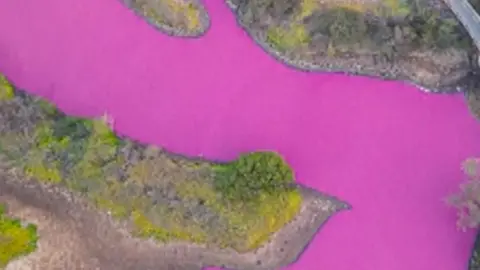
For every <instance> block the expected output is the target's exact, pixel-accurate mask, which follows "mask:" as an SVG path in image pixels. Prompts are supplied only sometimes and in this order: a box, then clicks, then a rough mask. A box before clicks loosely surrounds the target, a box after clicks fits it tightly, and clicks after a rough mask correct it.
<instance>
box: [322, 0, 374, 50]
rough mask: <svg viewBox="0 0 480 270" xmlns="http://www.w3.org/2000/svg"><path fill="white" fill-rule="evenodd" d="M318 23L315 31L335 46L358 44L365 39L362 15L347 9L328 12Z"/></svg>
mask: <svg viewBox="0 0 480 270" xmlns="http://www.w3.org/2000/svg"><path fill="white" fill-rule="evenodd" d="M318 23H319V25H318V27H319V28H317V31H319V32H320V33H323V34H325V35H327V36H328V37H330V38H331V39H332V42H333V43H336V44H344V43H347V44H348V43H352V42H358V41H360V40H362V39H364V38H365V35H366V32H367V24H366V22H365V18H364V15H363V14H362V13H360V12H357V11H353V10H350V9H347V8H335V9H331V10H328V12H325V13H324V14H322V16H321V21H319V22H318Z"/></svg>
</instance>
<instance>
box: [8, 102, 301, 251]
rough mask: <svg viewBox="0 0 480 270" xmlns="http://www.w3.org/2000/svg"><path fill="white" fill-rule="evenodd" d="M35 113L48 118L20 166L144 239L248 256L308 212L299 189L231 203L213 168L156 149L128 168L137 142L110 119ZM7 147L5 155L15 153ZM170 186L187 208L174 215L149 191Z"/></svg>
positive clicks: (40, 105) (47, 107) (43, 106)
mask: <svg viewBox="0 0 480 270" xmlns="http://www.w3.org/2000/svg"><path fill="white" fill-rule="evenodd" d="M0 106H2V103H1V102H0ZM35 106H37V109H39V110H41V111H42V112H43V113H44V114H45V120H42V121H40V122H38V123H36V128H35V133H34V138H33V143H31V145H30V148H29V150H28V151H27V152H28V153H27V154H26V155H25V157H26V158H25V157H23V156H22V158H23V160H21V161H20V162H18V164H20V166H22V168H23V170H24V172H25V174H26V175H28V176H30V177H31V178H33V179H36V180H38V181H43V182H47V183H49V184H52V183H53V184H61V185H64V186H66V187H67V188H69V189H71V190H73V191H76V192H80V193H83V194H84V196H86V197H87V198H88V199H90V200H91V201H92V202H93V203H94V204H95V205H97V207H99V209H102V210H106V211H109V212H110V213H111V214H112V216H114V217H116V218H118V219H123V220H129V221H131V223H132V224H133V225H134V227H135V231H134V233H135V234H136V235H138V236H141V237H153V238H155V239H157V240H158V241H162V242H168V241H178V240H180V241H188V242H194V243H203V244H208V245H214V246H219V247H231V248H234V249H236V250H239V251H248V250H252V249H255V248H257V247H259V246H260V245H261V244H263V243H265V241H266V240H268V238H269V237H270V236H271V234H272V233H274V232H276V231H278V230H279V229H280V228H281V227H282V226H284V225H285V224H286V223H288V222H289V221H290V220H292V219H293V217H294V216H295V215H296V214H297V213H298V211H299V209H300V206H301V201H302V197H301V195H300V192H299V190H298V189H288V190H285V191H281V192H277V193H275V194H270V193H261V194H260V195H259V196H258V198H257V199H256V200H254V201H251V202H248V203H246V202H239V201H230V200H228V199H226V198H225V197H224V196H222V195H221V194H220V193H219V192H218V191H217V190H216V189H215V187H214V185H213V180H214V177H213V176H214V168H213V166H212V164H211V163H208V162H203V161H198V160H195V161H193V160H188V159H185V158H180V159H179V158H178V157H173V156H172V155H169V154H166V153H164V152H161V151H160V150H159V149H158V148H155V147H149V148H148V149H149V150H151V152H153V153H162V154H161V155H157V156H155V155H152V157H150V158H147V159H142V160H140V161H138V162H136V163H132V164H127V161H126V160H125V156H124V155H121V154H119V149H121V147H123V146H125V145H126V144H137V143H135V142H131V141H128V140H124V139H119V138H118V137H117V136H116V135H115V134H114V132H113V131H112V130H111V129H110V126H109V125H108V124H107V123H106V122H105V119H97V120H86V119H77V118H70V117H67V116H65V115H62V114H61V113H60V112H58V111H57V110H56V109H54V108H53V107H52V106H51V104H49V103H48V102H45V101H40V102H37V103H36V105H35ZM60 122H61V123H60ZM59 123H60V124H59ZM75 125H79V126H81V127H82V128H84V129H86V130H88V136H85V137H78V136H80V135H78V132H77V131H76V130H77V129H78V128H79V127H78V126H75ZM73 127H74V128H73ZM59 129H60V131H59ZM17 132H18V133H11V132H10V133H8V134H3V135H2V136H4V137H9V138H11V137H12V136H15V135H18V136H20V133H21V131H17ZM59 134H60V135H59ZM82 136H83V135H82ZM2 142H10V143H11V142H12V140H10V139H5V140H3V139H0V144H2ZM0 146H2V147H0V151H1V150H3V149H14V147H13V148H12V147H11V146H10V147H9V148H6V147H4V145H0ZM155 149H156V150H155ZM154 150H155V151H154ZM7 154H8V153H7ZM7 156H8V155H7ZM10 156H15V155H10ZM17 157H18V155H17ZM179 160H180V161H179ZM127 165H128V166H127ZM118 171H123V172H124V173H125V175H126V177H125V179H120V178H119V175H118V174H117V172H118ZM199 175H200V176H199ZM162 185H164V186H168V185H170V189H172V190H173V191H174V192H175V194H176V196H177V197H178V200H180V202H181V203H180V204H179V205H177V206H176V207H173V208H172V207H169V205H167V204H160V203H159V204H154V203H152V200H151V198H149V197H148V196H147V195H146V194H145V193H144V192H143V190H144V189H145V188H146V187H148V186H150V187H152V186H156V188H157V189H161V188H162V187H161V186H162ZM192 201H193V202H200V201H201V202H202V203H201V204H202V206H204V207H206V208H207V209H209V210H208V211H210V212H211V213H214V215H215V216H216V217H217V220H218V222H219V223H215V224H221V225H223V227H222V228H219V227H215V226H213V225H212V224H209V223H208V221H206V220H202V219H195V218H192V217H191V216H188V215H187V213H188V211H190V210H191V209H190V210H189V208H188V207H187V206H186V205H184V204H185V203H187V202H192Z"/></svg>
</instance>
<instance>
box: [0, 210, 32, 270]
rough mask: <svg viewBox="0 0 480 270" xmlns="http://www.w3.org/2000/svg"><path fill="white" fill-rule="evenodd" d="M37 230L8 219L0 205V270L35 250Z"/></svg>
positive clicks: (16, 220) (17, 220) (30, 225)
mask: <svg viewBox="0 0 480 270" xmlns="http://www.w3.org/2000/svg"><path fill="white" fill-rule="evenodd" d="M37 239H38V236H37V228H36V227H35V225H33V224H28V225H26V226H25V225H23V224H22V222H21V221H20V220H19V219H12V218H9V217H8V216H7V215H6V214H5V207H4V206H3V205H0V269H3V268H4V267H6V266H7V264H8V263H9V262H10V261H12V260H14V259H17V258H19V257H20V256H23V255H26V254H29V253H31V252H33V251H34V250H35V249H36V248H37Z"/></svg>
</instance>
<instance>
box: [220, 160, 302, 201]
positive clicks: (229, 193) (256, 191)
mask: <svg viewBox="0 0 480 270" xmlns="http://www.w3.org/2000/svg"><path fill="white" fill-rule="evenodd" d="M292 182H293V171H292V169H291V168H290V166H288V164H287V163H286V162H285V160H284V159H283V158H282V157H281V156H280V155H278V154H277V153H275V152H255V153H249V154H246V155H241V156H240V157H239V158H238V159H237V160H235V161H233V162H231V163H228V164H224V165H220V166H217V167H216V168H215V178H214V186H215V189H216V190H217V191H219V192H220V193H221V194H222V195H223V196H224V197H226V198H229V199H233V200H252V199H255V198H258V196H259V195H260V194H262V193H267V194H275V193H279V192H283V191H286V190H287V189H290V188H292V185H291V184H292Z"/></svg>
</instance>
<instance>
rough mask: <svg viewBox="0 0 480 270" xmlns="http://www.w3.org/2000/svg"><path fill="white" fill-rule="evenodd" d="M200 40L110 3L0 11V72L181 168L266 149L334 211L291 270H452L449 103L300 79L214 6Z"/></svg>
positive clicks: (459, 151)
mask: <svg viewBox="0 0 480 270" xmlns="http://www.w3.org/2000/svg"><path fill="white" fill-rule="evenodd" d="M206 4H207V8H208V10H209V12H210V15H211V19H212V27H211V29H210V31H209V32H208V33H207V34H206V35H205V37H203V38H200V39H179V38H173V37H168V36H165V35H163V34H160V33H158V32H157V31H155V30H154V29H153V28H151V27H150V26H148V25H147V24H146V23H144V21H142V20H141V19H139V18H137V17H136V16H135V15H133V14H132V13H131V12H130V11H128V10H127V9H126V8H124V6H122V4H121V3H119V1H117V0H81V1H79V0H42V1H38V0H2V1H0V72H1V73H4V74H6V75H7V76H8V77H9V78H10V79H11V80H13V82H14V83H15V84H17V85H18V86H20V87H22V88H25V89H29V91H31V92H33V93H36V94H39V95H42V96H45V97H48V98H50V99H51V100H53V101H55V102H56V103H57V104H58V105H59V106H60V107H61V108H62V109H63V110H65V111H66V112H69V113H74V114H79V115H89V116H93V115H97V116H98V115H100V114H102V113H103V112H108V113H109V114H111V115H113V116H114V118H115V119H116V129H117V130H118V131H119V132H120V133H122V134H126V135H129V136H131V137H133V138H136V139H139V140H141V141H143V142H148V143H155V144H159V145H162V146H165V147H166V148H168V149H169V150H171V151H174V152H178V153H183V154H186V155H192V156H193V155H199V154H204V155H205V156H206V157H208V158H212V159H231V158H234V157H235V156H236V155H237V154H238V153H240V152H245V151H252V150H258V149H272V150H278V151H280V152H281V153H282V154H283V155H285V156H286V158H287V159H288V161H289V162H290V163H291V164H292V166H293V167H294V169H295V171H296V177H297V179H298V181H299V182H301V183H303V184H306V185H308V186H311V187H314V188H316V189H318V190H321V191H323V192H326V193H329V194H331V195H335V196H338V197H339V198H341V199H343V200H346V201H347V202H349V203H350V204H351V205H352V206H353V210H352V211H349V212H342V213H340V214H338V215H337V216H335V217H334V218H332V219H331V220H330V221H329V222H328V223H327V225H326V226H325V227H324V229H322V231H321V232H320V233H319V234H318V235H317V236H316V237H315V239H314V241H313V242H312V244H311V245H310V247H309V248H308V249H307V251H306V252H305V253H304V254H303V256H302V257H301V259H300V260H299V261H298V263H296V264H294V265H292V266H290V267H288V268H287V269H291V270H317V269H325V270H353V269H355V270H406V269H408V270H464V269H466V265H467V261H468V257H469V255H470V249H471V246H472V243H473V238H474V235H473V233H472V232H469V233H462V232H459V231H458V230H457V229H456V227H455V212H454V210H452V209H450V208H447V207H446V206H445V204H444V203H443V201H442V200H443V199H444V197H445V196H447V195H448V194H449V193H451V192H453V191H456V189H457V185H458V183H459V182H460V181H461V180H462V174H461V172H460V170H459V165H460V163H461V161H462V160H463V159H465V158H467V157H470V156H478V155H479V154H480V139H479V138H480V125H478V123H477V122H476V121H475V120H474V119H473V118H472V116H471V115H470V114H469V112H468V110H467V108H466V106H465V102H464V101H463V99H462V98H461V97H460V96H442V95H429V94H425V93H422V92H420V91H418V90H417V89H415V88H414V87H411V86H407V85H405V84H403V83H399V82H386V81H380V80H373V79H368V78H361V77H352V76H343V75H333V74H308V73H302V72H298V71H295V70H292V69H289V68H287V67H285V66H283V65H281V64H280V63H278V62H276V61H275V60H273V58H271V57H270V56H268V55H267V54H266V53H264V52H263V51H262V50H261V49H260V48H258V47H257V46H255V45H254V43H253V41H252V40H250V39H249V38H248V37H247V35H246V33H245V32H244V31H243V30H241V29H240V28H238V27H237V26H236V23H235V19H234V16H233V15H232V14H231V12H230V11H229V10H228V9H227V7H226V6H225V5H224V4H223V3H222V1H221V0H206Z"/></svg>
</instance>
